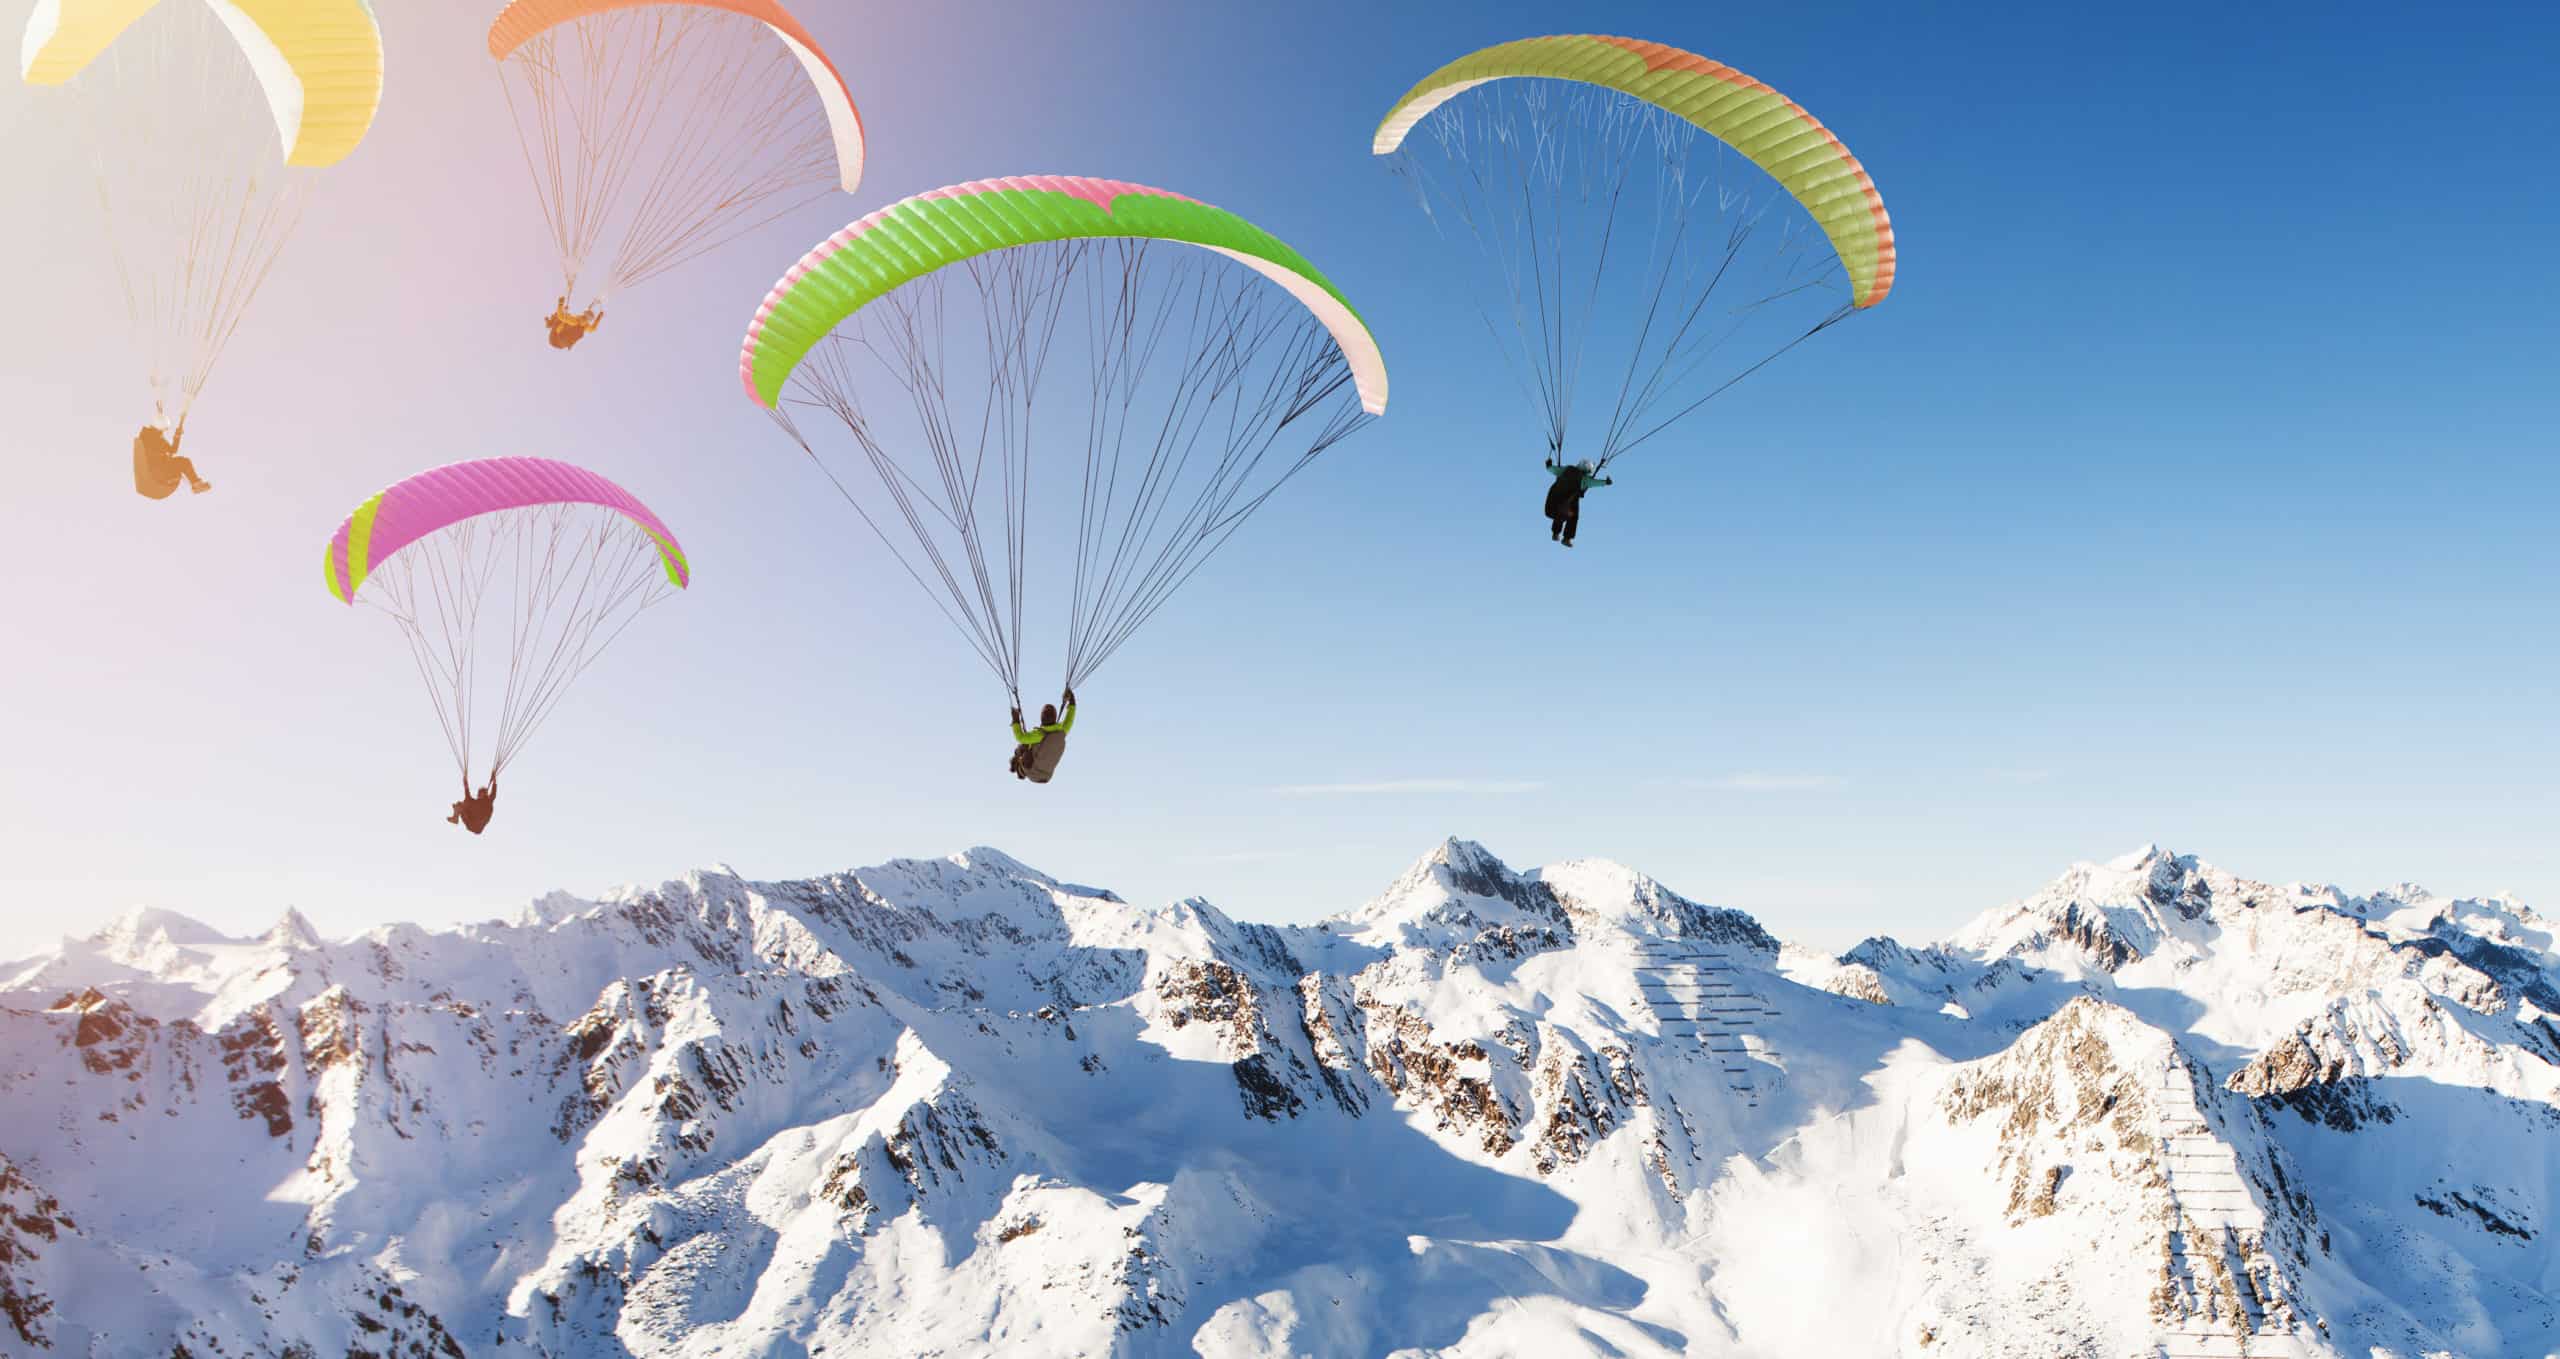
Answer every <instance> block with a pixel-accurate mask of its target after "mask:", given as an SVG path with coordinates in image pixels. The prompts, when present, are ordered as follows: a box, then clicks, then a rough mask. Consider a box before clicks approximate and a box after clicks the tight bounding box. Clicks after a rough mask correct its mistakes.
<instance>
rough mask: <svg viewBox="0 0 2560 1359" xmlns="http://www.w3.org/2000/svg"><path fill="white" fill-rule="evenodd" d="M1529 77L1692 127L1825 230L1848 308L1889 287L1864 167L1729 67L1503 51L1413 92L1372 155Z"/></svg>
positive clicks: (1552, 46)
mask: <svg viewBox="0 0 2560 1359" xmlns="http://www.w3.org/2000/svg"><path fill="white" fill-rule="evenodd" d="M1531 76H1543V77H1548V78H1551V79H1555V80H1571V81H1579V82H1582V83H1584V84H1588V85H1596V86H1600V87H1602V88H1605V89H1612V90H1617V91H1619V92H1620V93H1623V94H1627V95H1632V96H1633V97H1635V98H1637V99H1641V100H1643V101H1644V102H1646V103H1648V104H1651V105H1654V106H1655V107H1657V108H1661V109H1665V110H1668V111H1669V112H1671V113H1674V114H1677V115H1679V116H1680V117H1681V118H1682V119H1684V120H1686V121H1688V122H1690V123H1692V124H1695V125H1696V126H1697V127H1698V128H1699V130H1701V131H1703V132H1705V133H1706V134H1707V135H1708V136H1710V137H1714V138H1715V139H1717V140H1718V141H1721V142H1723V143H1725V144H1726V145H1728V146H1731V147H1732V148H1733V149H1735V150H1736V151H1739V152H1741V153H1742V154H1743V155H1745V156H1747V157H1749V158H1750V159H1751V161H1752V163H1753V164H1755V165H1758V166H1759V167H1760V168H1761V169H1763V170H1766V171H1767V172H1769V174H1770V176H1771V177H1772V178H1774V179H1776V180H1777V181H1778V182H1779V183H1780V184H1783V185H1785V186H1786V187H1787V191H1788V192H1789V193H1792V194H1794V195H1795V197H1796V201H1797V202H1799V203H1802V204H1804V206H1805V209H1806V210H1807V211H1808V212H1811V213H1812V214H1813V217H1814V220H1816V221H1818V222H1820V223H1821V224H1822V229H1823V230H1824V232H1826V233H1827V234H1828V235H1829V236H1830V237H1831V246H1832V248H1833V249H1834V250H1836V251H1838V252H1839V254H1840V262H1841V263H1842V264H1843V265H1845V266H1847V267H1848V270H1849V277H1850V279H1851V281H1852V284H1853V286H1852V288H1851V296H1850V304H1851V305H1852V306H1857V307H1872V306H1874V305H1875V304H1877V303H1878V302H1882V301H1883V300H1884V297H1885V294H1886V293H1889V292H1891V291H1893V260H1894V255H1893V221H1892V219H1891V218H1889V217H1887V216H1886V215H1885V210H1884V198H1883V197H1882V196H1881V195H1879V194H1878V193H1877V192H1876V185H1875V181H1874V180H1872V179H1870V178H1868V177H1867V168H1866V167H1865V166H1863V165H1860V164H1859V163H1858V158H1857V157H1856V156H1853V155H1850V154H1849V148H1848V147H1846V146H1843V145H1841V144H1840V139H1839V138H1838V137H1835V136H1833V135H1832V134H1831V129H1829V128H1827V127H1824V126H1823V125H1822V123H1821V121H1820V120H1819V119H1817V118H1815V117H1814V116H1813V115H1812V114H1810V113H1807V112H1805V111H1804V107H1803V106H1802V105H1800V104H1798V103H1796V102H1795V101H1794V100H1792V99H1789V98H1787V97H1786V96H1785V95H1783V94H1780V93H1778V92H1777V91H1776V90H1773V89H1771V88H1769V86H1768V85H1767V84H1765V83H1764V82H1761V81H1758V80H1754V79H1752V78H1751V77H1749V76H1747V75H1744V74H1743V73H1742V72H1740V71H1737V70H1735V69H1733V68H1732V67H1730V66H1727V65H1725V64H1724V63H1723V62H1720V61H1713V60H1710V59H1708V58H1706V57H1702V56H1699V55H1698V54H1697V53H1695V52H1684V51H1681V50H1680V49H1679V48H1677V47H1669V46H1665V45H1664V44H1662V43H1658V42H1646V41H1644V40H1643V39H1641V38H1612V37H1604V36H1600V35H1597V34H1564V35H1558V36H1555V37H1548V38H1522V39H1520V40H1519V41H1517V42H1506V43H1499V44H1496V45H1494V46H1492V47H1488V48H1486V49H1484V50H1483V51H1481V52H1475V53H1470V54H1469V55H1467V56H1463V57H1460V58H1458V59H1457V60H1456V61H1453V62H1450V63H1449V64H1448V65H1446V66H1443V67H1441V68H1440V69H1439V70H1437V71H1434V72H1432V73H1431V74H1429V75H1427V76H1424V77H1423V78H1422V80H1421V81H1420V82H1419V83H1417V84H1416V85H1415V86H1414V87H1413V88H1412V89H1411V90H1408V91H1406V92H1405V96H1404V98H1402V99H1399V100H1397V101H1396V105H1395V107H1394V108H1391V109H1389V110H1387V116H1386V119H1385V121H1383V122H1381V123H1379V124H1378V135H1377V137H1376V138H1375V139H1374V140H1373V141H1372V142H1371V144H1370V150H1371V152H1372V153H1373V154H1375V155H1381V156H1385V155H1391V154H1393V153H1394V152H1395V150H1396V149H1397V148H1398V147H1400V146H1402V145H1404V139H1405V137H1406V135H1407V134H1408V133H1410V132H1412V131H1413V129H1414V126H1415V125H1416V124H1418V123H1420V122H1421V121H1422V120H1423V119H1425V118H1427V117H1429V116H1431V111H1432V110H1433V109H1436V108H1438V107H1440V106H1441V105H1442V104H1445V103H1447V102H1449V101H1450V100H1451V99H1454V98H1456V97H1457V96H1458V95H1460V94H1463V93H1465V92H1466V91H1468V90H1471V89H1474V88H1475V87H1476V86H1478V85H1482V84H1485V83H1487V82H1490V81H1495V80H1504V79H1519V78H1523V77H1531Z"/></svg>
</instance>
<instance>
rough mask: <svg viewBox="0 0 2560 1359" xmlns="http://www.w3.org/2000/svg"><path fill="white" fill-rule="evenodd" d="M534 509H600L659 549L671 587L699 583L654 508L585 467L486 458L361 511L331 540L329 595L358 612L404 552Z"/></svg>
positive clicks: (411, 482)
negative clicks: (436, 536)
mask: <svg viewBox="0 0 2560 1359" xmlns="http://www.w3.org/2000/svg"><path fill="white" fill-rule="evenodd" d="M534 505H600V506H602V507H604V508H606V509H609V510H612V511H614V512H616V513H618V514H620V515H621V516H623V517H624V518H625V519H628V520H630V521H631V522H632V523H633V524H634V525H636V526H638V527H639V528H640V530H641V531H642V532H644V533H646V534H648V535H649V538H650V540H651V541H653V542H655V543H656V544H657V546H658V556H659V558H660V560H661V561H663V562H664V563H665V565H666V569H667V581H668V583H670V584H672V585H675V586H677V587H678V588H682V587H684V586H685V585H687V584H689V583H691V572H690V570H689V569H688V567H687V566H686V564H685V557H684V549H683V548H681V547H678V546H677V545H676V538H675V535H674V534H673V533H671V532H669V531H668V529H667V526H666V525H665V524H664V523H663V522H661V521H660V520H659V518H658V516H657V515H655V514H653V513H651V512H650V510H649V507H648V506H646V505H643V504H641V503H640V501H639V500H638V499H637V498H636V497H634V496H633V495H632V494H631V493H630V492H629V491H626V490H624V489H622V488H621V487H620V486H617V485H615V484H613V483H612V482H610V481H607V480H606V479H604V478H603V477H601V476H598V475H596V474H595V473H593V472H590V471H588V470H587V469H585V468H583V467H575V466H571V465H570V464H568V463H565V462H554V461H552V460H551V459H549V458H485V459H482V460H480V461H478V462H457V463H448V464H446V465H445V466H443V467H436V468H430V469H429V470H427V471H424V472H420V473H419V474H417V475H416V476H414V477H411V478H409V479H408V480H406V481H403V482H400V483H398V484H396V485H394V486H392V487H390V488H389V489H387V490H385V491H382V492H381V493H379V494H377V495H375V496H374V497H373V498H372V499H370V500H367V501H366V502H364V503H363V504H361V505H358V506H357V507H356V510H355V513H353V514H350V515H348V516H347V519H346V522H345V523H343V524H340V525H338V532H337V533H336V535H335V536H333V537H331V538H330V540H329V550H328V557H327V560H326V562H325V563H324V565H325V568H326V570H327V575H328V584H329V593H330V594H332V595H335V596H336V597H337V598H338V600H339V601H340V602H341V603H346V604H353V603H355V600H356V592H357V591H359V590H362V589H363V588H364V583H365V579H366V577H368V576H370V575H371V574H372V573H373V569H374V568H375V567H377V566H379V565H381V564H382V563H383V562H386V561H389V560H390V559H391V558H392V557H393V556H394V555H395V554H397V553H398V552H399V551H400V549H402V548H404V547H407V546H409V545H410V544H411V543H414V542H416V541H418V540H419V539H420V538H423V537H425V536H427V535H428V534H430V533H434V532H436V531H437V530H439V529H443V528H449V527H451V526H452V525H454V524H458V523H460V522H462V521H463V520H466V519H470V518H473V517H475V516H478V515H483V514H494V513H497V512H498V511H500V510H515V509H524V508H526V507H529V506H534Z"/></svg>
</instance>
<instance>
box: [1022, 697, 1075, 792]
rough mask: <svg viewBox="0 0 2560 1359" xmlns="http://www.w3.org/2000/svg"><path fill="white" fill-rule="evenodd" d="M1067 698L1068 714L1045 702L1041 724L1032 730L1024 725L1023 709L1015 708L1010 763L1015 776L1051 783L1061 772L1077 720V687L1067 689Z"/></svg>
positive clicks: (1034, 781)
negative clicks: (1069, 731)
mask: <svg viewBox="0 0 2560 1359" xmlns="http://www.w3.org/2000/svg"><path fill="white" fill-rule="evenodd" d="M1065 698H1066V701H1067V713H1066V716H1064V717H1060V716H1059V715H1058V705H1057V704H1055V703H1044V704H1041V705H1040V725H1039V726H1037V727H1035V728H1033V729H1031V730H1029V731H1025V730H1023V727H1022V709H1020V708H1016V709H1014V710H1013V760H1012V762H1011V763H1010V764H1008V765H1007V766H1006V767H1007V768H1008V769H1010V770H1011V771H1012V772H1013V776H1014V777H1015V778H1017V779H1029V780H1031V781H1032V782H1033V783H1047V782H1048V781H1049V778H1050V776H1051V775H1053V774H1055V773H1057V772H1058V761H1059V760H1060V759H1062V758H1064V757H1065V755H1066V753H1067V731H1068V729H1069V728H1072V727H1073V726H1075V724H1076V691H1075V690H1073V689H1069V690H1067V692H1066V695H1065Z"/></svg>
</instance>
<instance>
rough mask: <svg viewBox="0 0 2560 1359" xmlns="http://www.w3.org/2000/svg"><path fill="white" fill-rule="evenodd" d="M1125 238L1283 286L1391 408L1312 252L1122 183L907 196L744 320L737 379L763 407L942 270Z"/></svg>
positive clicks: (1379, 367)
mask: <svg viewBox="0 0 2560 1359" xmlns="http://www.w3.org/2000/svg"><path fill="white" fill-rule="evenodd" d="M1102 237H1121V238H1128V239H1142V240H1159V241H1170V242H1175V243H1178V244H1183V245H1191V246H1197V247H1200V248H1202V249H1206V250H1212V251H1215V252H1217V253H1218V254H1221V255H1224V256H1226V257H1227V258H1229V259H1232V260H1234V261H1236V262H1237V263H1239V264H1242V265H1244V266H1245V267H1247V268H1249V269H1252V270H1253V271H1254V272H1256V273H1258V274H1261V275H1262V276H1263V277H1264V278H1267V279H1269V280H1271V281H1272V282H1274V283H1276V284H1278V285H1280V287H1281V288H1282V289H1283V290H1285V291H1286V292H1288V294H1289V295H1290V296H1291V297H1294V298H1296V299H1297V300H1298V302H1299V304H1300V305H1302V306H1304V307H1305V308H1306V309H1307V310H1308V311H1309V312H1311V313H1313V314H1314V316H1315V318H1316V319H1317V320H1318V321H1320V322H1322V323H1323V325H1324V327H1325V329H1326V330H1327V331H1328V332H1330V333H1331V334H1332V336H1333V339H1334V343H1335V344H1336V345H1338V346H1340V347H1341V350H1342V357H1343V361H1344V362H1345V363H1347V364H1349V365H1350V368H1351V375H1352V381H1353V383H1354V384H1355V385H1356V386H1357V387H1358V389H1359V392H1360V402H1361V405H1362V407H1363V408H1365V409H1366V410H1367V411H1368V412H1369V413H1370V414H1372V415H1377V414H1381V413H1383V412H1384V411H1385V410H1386V408H1387V363H1386V358H1385V356H1384V355H1383V354H1382V353H1381V352H1380V351H1379V348H1378V341H1377V339H1376V337H1374V336H1372V335H1371V334H1370V333H1369V326H1368V323H1367V322H1365V321H1363V320H1361V319H1360V315H1359V313H1358V312H1355V311H1353V310H1352V308H1351V302H1350V299H1348V298H1346V297H1344V296H1343V295H1342V290H1341V289H1339V288H1336V287H1335V286H1334V285H1333V280H1331V279H1329V278H1326V277H1325V276H1324V275H1323V274H1322V273H1320V272H1318V271H1317V269H1316V267H1315V266H1314V265H1313V264H1310V263H1308V262H1307V259H1306V257H1305V256H1303V255H1301V254H1299V253H1298V252H1297V251H1295V250H1292V249H1290V248H1289V246H1288V245H1287V244H1286V243H1285V242H1283V241H1281V240H1280V238H1279V237H1276V236H1274V235H1272V234H1271V233H1270V232H1267V231H1265V230H1263V229H1262V228H1260V227H1258V226H1255V225H1254V224H1253V223H1251V222H1248V221H1246V220H1245V219H1244V218H1242V217H1239V216H1237V215H1236V214H1234V213H1232V212H1228V211H1227V210H1225V209H1224V208H1215V207H1211V206H1210V205H1208V204H1206V203H1203V202H1201V201H1199V200H1198V199H1196V198H1187V197H1185V196H1183V195H1181V194H1178V193H1174V192H1172V191H1171V190H1167V189H1151V188H1148V187H1147V186H1146V185H1143V184H1130V183H1127V182H1125V181H1122V180H1116V179H1093V178H1088V177H1086V176H1082V175H1016V176H1011V177H1007V178H1003V179H980V180H972V181H970V182H968V183H966V184H953V185H950V186H949V187H946V188H940V189H935V190H933V191H931V192H929V193H920V194H917V195H915V196H914V197H912V198H906V199H901V200H899V201H898V202H895V203H892V204H890V205H889V206H887V207H885V208H882V209H880V210H879V211H877V212H874V213H872V214H870V215H869V216H866V217H864V218H862V219H860V220H859V221H856V222H854V223H852V224H851V225H849V226H847V227H846V228H845V229H844V230H842V231H839V232H837V233H836V234H834V235H833V236H830V237H828V238H827V239H825V240H823V241H820V242H819V243H818V244H817V246H816V248H814V249H812V250H810V251H809V253H808V254H807V255H805V256H803V257H802V258H801V260H800V262H799V263H798V264H795V265H793V266H792V267H791V271H790V272H789V273H787V274H784V275H783V276H782V280H781V281H780V282H778V283H776V284H774V285H773V291H772V292H770V293H769V294H767V295H766V297H765V300H764V305H763V306H761V307H759V308H757V309H756V314H755V319H754V320H753V321H751V322H749V323H748V326H747V338H746V343H745V344H743V345H742V346H740V349H739V355H738V373H739V377H740V379H741V380H742V381H743V382H744V383H745V385H746V389H747V395H749V396H751V397H753V398H755V400H756V401H757V402H758V403H759V404H761V405H765V406H772V405H774V404H775V403H776V402H777V401H779V400H780V398H781V392H782V386H783V383H784V382H785V381H787V380H788V379H789V378H790V376H791V373H792V370H793V369H794V368H796V367H798V366H799V363H800V360H801V358H802V357H803V356H805V355H806V354H807V353H808V352H809V350H810V348H811V347H813V346H814V345H816V344H817V343H818V341H819V340H820V339H821V338H822V337H824V336H825V335H826V334H827V333H828V332H829V331H832V330H833V329H835V327H836V325H837V324H838V323H839V322H841V321H843V320H844V319H845V318H846V317H848V316H850V315H852V314H853V313H854V312H856V311H858V310H860V309H861V308H862V307H864V306H866V305H868V304H869V303H870V302H872V301H873V300H874V299H876V298H878V297H880V296H881V295H883V294H885V293H888V292H890V291H891V290H893V289H896V288H898V287H900V286H902V285H904V284H906V283H909V282H911V281H913V280H915V279H917V278H920V277H922V276H924V275H926V274H929V273H932V272H933V271H934V270H936V269H940V268H942V267H943V266H945V265H949V264H955V263H958V262H959V261H961V260H965V259H969V258H972V257H974V256H978V255H984V254H988V253H990V252H993V251H997V250H1005V249H1009V248H1012V247H1015V246H1024V245H1037V244H1040V243H1043V242H1052V241H1066V240H1076V239H1093V238H1102Z"/></svg>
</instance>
